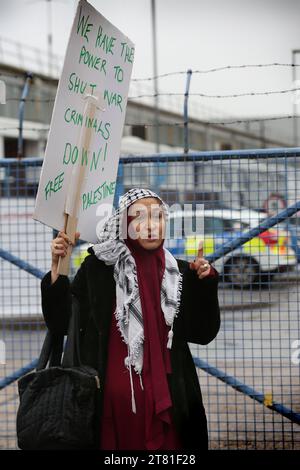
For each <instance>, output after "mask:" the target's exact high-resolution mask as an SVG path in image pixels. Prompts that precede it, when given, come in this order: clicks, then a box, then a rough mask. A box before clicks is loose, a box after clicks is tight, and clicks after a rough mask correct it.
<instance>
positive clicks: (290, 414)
mask: <svg viewBox="0 0 300 470" xmlns="http://www.w3.org/2000/svg"><path fill="white" fill-rule="evenodd" d="M299 158H300V149H268V150H266V149H264V150H251V151H246V150H244V151H224V152H199V153H186V154H165V155H163V154H159V155H152V156H142V155H141V156H135V157H130V158H129V157H127V158H126V157H125V158H122V159H121V161H120V165H119V173H118V182H117V183H118V184H117V191H116V199H117V198H118V196H119V195H120V194H122V193H123V192H124V191H126V190H127V189H129V188H131V187H133V186H135V187H137V186H141V187H150V188H151V189H153V190H155V191H156V192H158V193H159V194H160V195H161V196H162V198H163V199H164V200H165V201H166V202H167V203H168V204H169V205H170V207H171V209H172V210H171V217H170V232H169V233H170V235H171V236H172V238H170V239H168V240H166V246H167V247H168V248H169V249H170V251H171V252H172V253H173V254H174V256H175V257H178V258H185V259H193V258H194V256H195V254H196V250H197V245H198V242H199V240H200V239H204V254H205V257H207V258H209V259H210V260H211V262H212V263H213V264H214V266H215V267H216V268H217V269H218V271H219V273H220V287H219V301H220V306H221V321H222V324H221V330H220V332H219V334H218V336H217V338H216V339H215V340H214V341H213V342H212V343H211V344H209V345H208V346H198V345H193V344H191V345H190V347H191V350H192V353H193V356H194V358H195V364H196V367H197V370H198V373H199V380H200V383H201V387H202V392H203V397H204V404H205V407H206V411H207V417H208V426H209V445H210V448H211V449H299V448H300V439H299V437H300V435H299V423H300V392H299V391H300V383H299V382H300V379H299V362H300V354H299V352H300V328H299V327H300V320H299V315H298V296H299V287H298V285H299V284H298V280H299V270H298V262H299V261H300V250H299V246H300V245H299V242H298V240H299V236H300V233H299V217H298V212H299V210H300V202H299V201H300V187H299V183H298V182H299V181H300V180H299V171H300V170H299V168H300V166H299ZM41 163H42V160H41V159H34V158H32V159H30V158H28V159H23V160H16V159H0V196H1V197H0V222H1V224H0V448H2V449H14V448H16V446H17V444H16V432H15V417H16V410H17V406H18V396H17V379H18V378H19V377H20V376H21V375H23V374H24V373H25V372H27V371H29V370H31V369H32V368H34V366H35V359H36V357H37V356H38V353H39V350H40V347H41V344H42V341H43V338H44V336H45V327H44V323H43V319H42V316H41V306H40V278H41V277H42V276H43V274H44V273H45V272H47V271H48V270H49V268H50V241H51V238H52V230H51V229H50V228H48V227H45V226H43V225H41V224H39V223H37V222H35V221H33V220H32V218H31V215H32V211H33V207H34V198H35V194H36V190H37V185H38V179H39V173H40V167H41ZM197 204H199V206H197ZM198 208H200V209H198ZM184 209H185V211H186V212H185V213H184V214H185V218H182V215H183V212H182V211H183V210H184ZM197 210H199V211H201V217H203V216H204V227H203V233H199V232H197V231H196V230H195V227H194V225H193V220H197V217H200V212H199V214H198V212H197ZM191 214H192V215H194V216H196V217H192V218H191ZM190 219H191V220H190ZM178 220H179V223H177V222H178ZM182 220H185V221H186V220H188V221H189V222H191V223H187V227H183V226H182V225H181V224H182ZM184 223H185V222H184ZM175 227H176V233H175ZM85 248H86V247H85V245H84V244H83V245H79V246H78V248H76V249H75V250H74V253H73V258H72V273H74V272H75V270H76V268H77V266H78V264H80V260H81V259H82V256H84V250H85ZM200 305H201V298H199V306H200ZM195 308H196V306H195ZM199 308H200V307H199Z"/></svg>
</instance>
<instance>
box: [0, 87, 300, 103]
mask: <svg viewBox="0 0 300 470" xmlns="http://www.w3.org/2000/svg"><path fill="white" fill-rule="evenodd" d="M296 91H300V88H288V89H285V90H270V91H248V92H244V93H234V94H229V95H210V94H207V93H189V96H198V97H200V98H213V99H223V98H241V97H245V96H269V95H277V94H287V93H294V92H296ZM162 96H169V97H171V96H177V97H180V96H183V97H184V96H186V95H185V93H172V92H168V93H149V94H142V95H137V96H129V97H128V101H134V100H137V99H142V98H157V97H162ZM54 100H55V98H26V99H24V100H22V99H20V98H7V99H6V101H7V102H10V101H18V102H20V101H24V102H29V103H52V102H54Z"/></svg>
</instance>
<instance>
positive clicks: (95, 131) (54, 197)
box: [33, 0, 134, 243]
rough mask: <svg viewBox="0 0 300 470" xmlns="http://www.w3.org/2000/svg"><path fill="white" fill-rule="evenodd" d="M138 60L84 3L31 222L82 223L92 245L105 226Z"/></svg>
mask: <svg viewBox="0 0 300 470" xmlns="http://www.w3.org/2000/svg"><path fill="white" fill-rule="evenodd" d="M133 59H134V45H133V43H132V42H131V41H130V40H129V39H128V38H127V37H126V36H124V34H122V33H121V32H120V31H119V30H118V29H117V28H116V27H115V26H113V25H112V24H111V23H110V22H109V21H107V20H106V19H105V18H104V17H103V16H102V15H101V14H100V13H99V12H98V11H97V10H95V9H94V8H93V7H92V6H91V5H90V4H89V3H88V2H87V1H85V0H81V1H80V2H79V4H78V8H77V12H76V16H75V19H74V23H73V26H72V30H71V35H70V39H69V43H68V47H67V51H66V57H65V61H64V66H63V70H62V75H61V78H60V81H59V85H58V90H57V94H56V99H55V104H54V109H53V115H52V120H51V126H50V132H49V138H48V142H47V147H46V153H45V160H44V163H43V168H42V172H41V177H40V183H39V189H38V194H37V199H36V206H35V211H34V215H33V217H34V219H36V220H39V221H40V222H42V223H44V224H46V225H48V226H50V227H53V228H55V229H57V230H61V229H63V227H64V221H65V213H68V214H71V215H73V216H77V217H78V225H77V230H78V231H79V232H80V234H81V236H80V238H81V239H83V240H87V241H89V242H92V243H93V242H95V241H96V240H97V235H96V227H97V224H98V223H99V221H100V220H101V217H100V218H99V217H98V216H97V215H96V212H97V208H98V207H99V205H102V204H106V205H110V206H111V208H112V204H113V198H114V192H115V186H116V177H117V170H118V163H119V155H120V147H121V137H122V132H123V126H124V119H125V112H126V105H127V97H128V89H129V82H130V77H131V72H132V65H133ZM93 113H94V116H93ZM88 134H90V138H87V135H88ZM79 174H81V177H80V175H79ZM80 178H81V179H80ZM76 193H78V196H79V197H78V205H77V206H76V203H75V199H76ZM98 214H99V211H98ZM98 229H99V225H98Z"/></svg>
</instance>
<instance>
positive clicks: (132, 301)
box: [42, 189, 220, 451]
mask: <svg viewBox="0 0 300 470" xmlns="http://www.w3.org/2000/svg"><path fill="white" fill-rule="evenodd" d="M167 216H168V211H167V207H166V205H165V203H164V202H163V201H162V200H161V199H160V198H159V196H158V195H157V194H155V193H153V192H152V191H150V190H145V189H132V190H130V191H128V192H127V193H126V194H125V195H124V196H123V197H122V198H121V200H120V204H119V207H118V209H117V211H116V212H115V214H114V215H113V216H112V217H111V218H110V219H109V220H108V221H107V223H106V224H105V226H104V229H103V232H102V233H101V236H100V237H99V243H98V244H96V245H94V246H93V247H91V248H89V253H90V254H89V256H87V257H86V258H85V260H84V262H83V263H82V265H81V267H80V269H79V271H78V273H77V274H76V276H75V278H74V281H73V282H72V284H70V282H69V280H68V278H67V277H66V276H59V275H58V274H57V266H58V259H59V256H65V254H66V250H67V246H68V243H69V240H68V237H67V236H66V235H65V234H64V233H62V232H61V233H59V235H58V237H57V238H56V239H54V240H53V242H52V269H51V272H49V273H48V274H47V275H46V276H45V277H44V279H43V280H42V305H43V314H44V318H45V321H46V324H47V327H48V328H49V329H50V331H52V332H53V333H57V334H62V333H63V334H65V333H66V331H67V328H68V322H69V318H70V305H71V293H72V294H73V295H75V296H76V297H77V299H78V301H79V303H80V316H81V318H80V325H81V329H80V332H81V356H82V360H83V362H84V363H85V364H89V365H91V366H92V367H94V368H96V369H97V370H98V371H99V377H100V381H101V388H100V400H99V410H97V411H98V416H99V426H97V428H98V433H99V436H98V439H99V440H98V444H99V445H98V448H100V449H105V450H151V451H152V450H177V449H178V450H179V449H207V423H206V416H205V410H204V407H203V403H202V397H201V391H200V386H199V380H198V377H197V373H196V369H195V366H194V363H193V359H192V356H191V353H190V350H189V347H188V342H193V343H197V344H208V343H209V342H210V341H212V340H213V339H214V338H215V336H216V334H217V333H218V330H219V326H220V312H219V304H218V296H217V286H218V273H217V271H216V270H215V269H214V268H213V267H212V266H211V265H210V264H209V263H208V262H207V260H205V258H204V257H203V248H202V245H200V246H199V251H198V256H197V258H196V260H195V261H194V262H191V263H188V262H186V261H183V260H176V259H175V258H174V257H173V256H172V255H171V253H170V252H169V251H168V250H166V249H165V248H164V247H163V243H164V236H165V224H166V219H167Z"/></svg>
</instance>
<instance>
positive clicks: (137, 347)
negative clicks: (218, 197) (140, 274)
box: [93, 188, 182, 411]
mask: <svg viewBox="0 0 300 470" xmlns="http://www.w3.org/2000/svg"><path fill="white" fill-rule="evenodd" d="M145 197H152V198H157V199H159V201H160V202H161V205H162V208H163V211H164V213H165V216H166V217H167V216H168V209H167V206H166V204H165V203H164V202H163V201H162V199H161V198H160V197H159V196H158V195H157V194H156V193H154V192H153V191H150V190H149V189H138V188H134V189H131V190H130V191H128V192H127V193H126V194H125V195H124V196H123V197H122V198H121V199H120V203H119V207H118V209H117V210H116V211H115V213H114V214H113V215H112V216H111V217H110V218H109V219H108V221H107V222H106V224H105V225H104V228H103V230H102V233H101V234H100V236H99V243H98V244H96V245H94V246H93V251H94V253H95V255H96V256H97V258H98V259H100V260H102V261H104V262H105V264H107V265H114V279H115V282H116V312H115V315H116V320H117V325H118V328H119V331H120V333H121V336H122V338H123V340H124V341H125V343H126V344H127V349H128V356H127V357H126V358H125V365H126V367H127V368H129V370H130V373H131V366H133V367H134V370H135V371H136V372H137V373H138V374H139V375H140V377H141V372H142V369H143V342H144V326H143V314H142V307H141V299H140V293H139V286H138V279H137V270H136V263H135V260H134V257H133V256H132V254H131V252H130V250H129V248H128V247H127V245H126V244H125V242H124V240H123V239H122V237H121V233H120V227H121V226H122V216H123V215H124V214H125V213H126V212H127V208H128V207H129V206H131V204H133V203H134V202H135V201H137V200H139V199H142V198H145ZM125 209H126V210H125ZM164 254H165V272H164V274H163V278H162V285H161V308H162V312H163V314H164V318H165V322H166V324H167V325H168V326H170V330H169V333H168V344H167V347H168V348H169V349H171V347H172V338H173V322H174V319H175V317H176V316H177V314H178V311H179V306H180V297H181V288H182V275H181V273H180V271H179V269H178V265H177V261H176V260H175V258H174V257H173V255H172V254H171V253H170V252H169V251H168V250H167V249H165V248H164ZM131 387H132V377H131ZM132 393H133V388H132ZM133 411H135V404H134V398H133Z"/></svg>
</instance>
